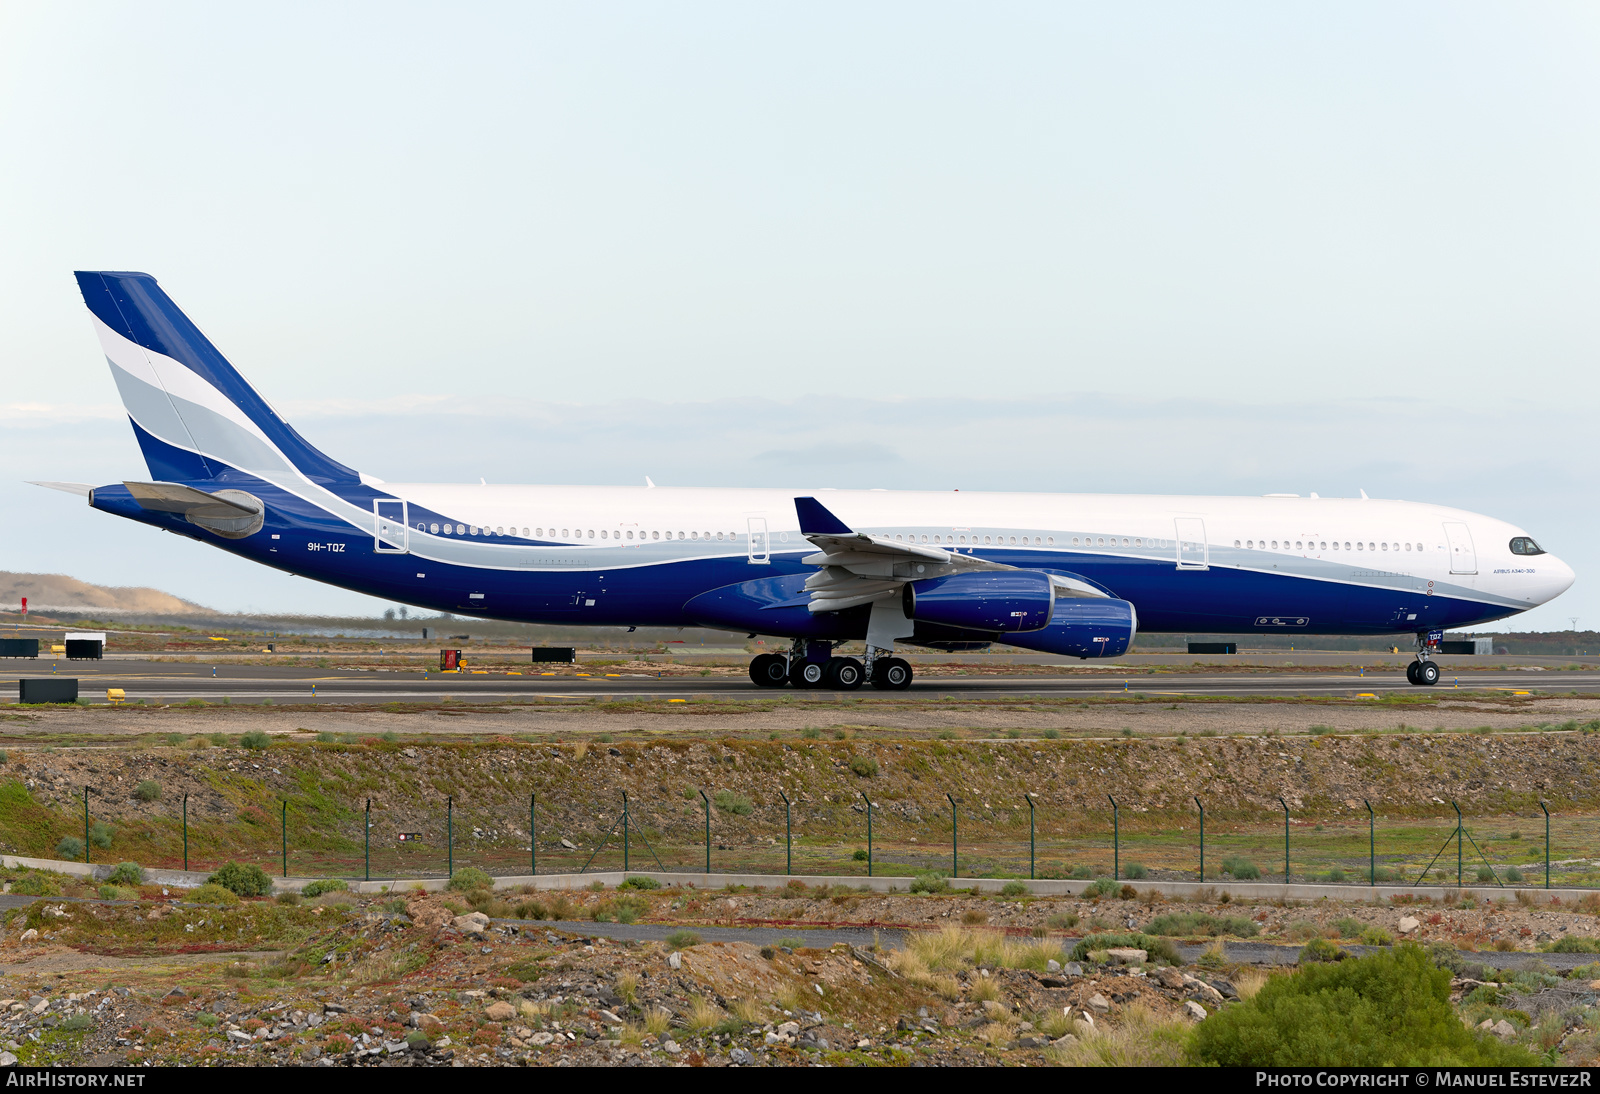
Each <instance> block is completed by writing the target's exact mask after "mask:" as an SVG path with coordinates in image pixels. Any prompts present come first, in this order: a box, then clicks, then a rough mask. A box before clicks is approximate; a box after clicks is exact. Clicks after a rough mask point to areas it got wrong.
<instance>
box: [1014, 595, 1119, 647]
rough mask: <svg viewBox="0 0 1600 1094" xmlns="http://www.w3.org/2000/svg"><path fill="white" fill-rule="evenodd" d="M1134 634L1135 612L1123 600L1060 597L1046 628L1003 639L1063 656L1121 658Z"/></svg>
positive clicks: (1016, 644)
mask: <svg viewBox="0 0 1600 1094" xmlns="http://www.w3.org/2000/svg"><path fill="white" fill-rule="evenodd" d="M1138 633H1139V616H1138V613H1137V612H1135V611H1134V609H1133V605H1132V604H1130V603H1128V602H1127V601H1126V600H1107V599H1099V598H1082V599H1070V600H1069V599H1066V598H1062V599H1060V600H1057V601H1056V605H1055V611H1054V613H1052V615H1051V616H1050V625H1049V626H1048V627H1043V628H1041V629H1039V630H1035V631H1028V632H1026V633H1024V634H1015V635H1007V636H1006V641H1007V642H1008V643H1010V644H1011V645H1013V646H1021V647H1022V648H1023V649H1027V650H1038V651H1039V652H1040V653H1059V654H1063V655H1065V656H1067V657H1078V658H1089V657H1121V656H1122V655H1123V654H1125V653H1127V652H1128V647H1129V646H1131V645H1133V639H1134V636H1135V635H1137V634H1138Z"/></svg>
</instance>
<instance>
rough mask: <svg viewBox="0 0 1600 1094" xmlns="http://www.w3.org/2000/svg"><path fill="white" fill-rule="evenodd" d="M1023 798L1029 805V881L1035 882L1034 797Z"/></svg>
mask: <svg viewBox="0 0 1600 1094" xmlns="http://www.w3.org/2000/svg"><path fill="white" fill-rule="evenodd" d="M1022 798H1023V800H1024V801H1026V802H1027V803H1028V880H1029V881H1033V880H1034V873H1035V870H1034V868H1033V795H1032V794H1024V795H1022Z"/></svg>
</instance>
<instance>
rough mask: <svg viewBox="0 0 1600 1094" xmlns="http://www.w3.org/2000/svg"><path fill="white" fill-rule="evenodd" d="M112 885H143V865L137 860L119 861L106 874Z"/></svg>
mask: <svg viewBox="0 0 1600 1094" xmlns="http://www.w3.org/2000/svg"><path fill="white" fill-rule="evenodd" d="M106 880H107V881H109V882H111V884H113V885H143V884H144V867H143V866H140V865H139V864H138V863H137V862H119V863H117V867H116V869H114V870H112V871H111V873H109V874H107V875H106Z"/></svg>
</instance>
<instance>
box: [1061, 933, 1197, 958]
mask: <svg viewBox="0 0 1600 1094" xmlns="http://www.w3.org/2000/svg"><path fill="white" fill-rule="evenodd" d="M1122 949H1128V950H1144V951H1145V952H1146V953H1148V954H1149V955H1150V960H1151V961H1165V962H1166V963H1167V964H1169V965H1181V964H1183V958H1181V957H1180V956H1178V947H1176V946H1174V945H1173V944H1172V941H1171V940H1170V939H1166V938H1156V937H1155V936H1153V935H1148V934H1091V935H1085V936H1084V937H1083V938H1080V939H1078V944H1077V945H1076V946H1074V947H1072V953H1071V955H1070V956H1069V957H1068V958H1067V960H1069V961H1083V960H1085V959H1086V958H1088V956H1089V954H1091V953H1092V952H1094V951H1095V950H1122Z"/></svg>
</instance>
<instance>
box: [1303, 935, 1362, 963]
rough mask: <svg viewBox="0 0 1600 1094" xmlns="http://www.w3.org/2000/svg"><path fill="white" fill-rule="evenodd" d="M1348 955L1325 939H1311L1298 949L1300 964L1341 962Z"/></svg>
mask: <svg viewBox="0 0 1600 1094" xmlns="http://www.w3.org/2000/svg"><path fill="white" fill-rule="evenodd" d="M1349 956H1350V955H1349V954H1348V953H1346V952H1345V951H1344V950H1341V949H1340V948H1339V947H1338V946H1335V945H1334V944H1333V943H1332V942H1329V941H1328V940H1327V939H1326V938H1313V939H1311V941H1309V942H1307V943H1306V944H1305V945H1304V946H1301V947H1300V964H1302V965H1305V964H1308V963H1310V962H1312V961H1343V960H1344V959H1345V958H1347V957H1349Z"/></svg>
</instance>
